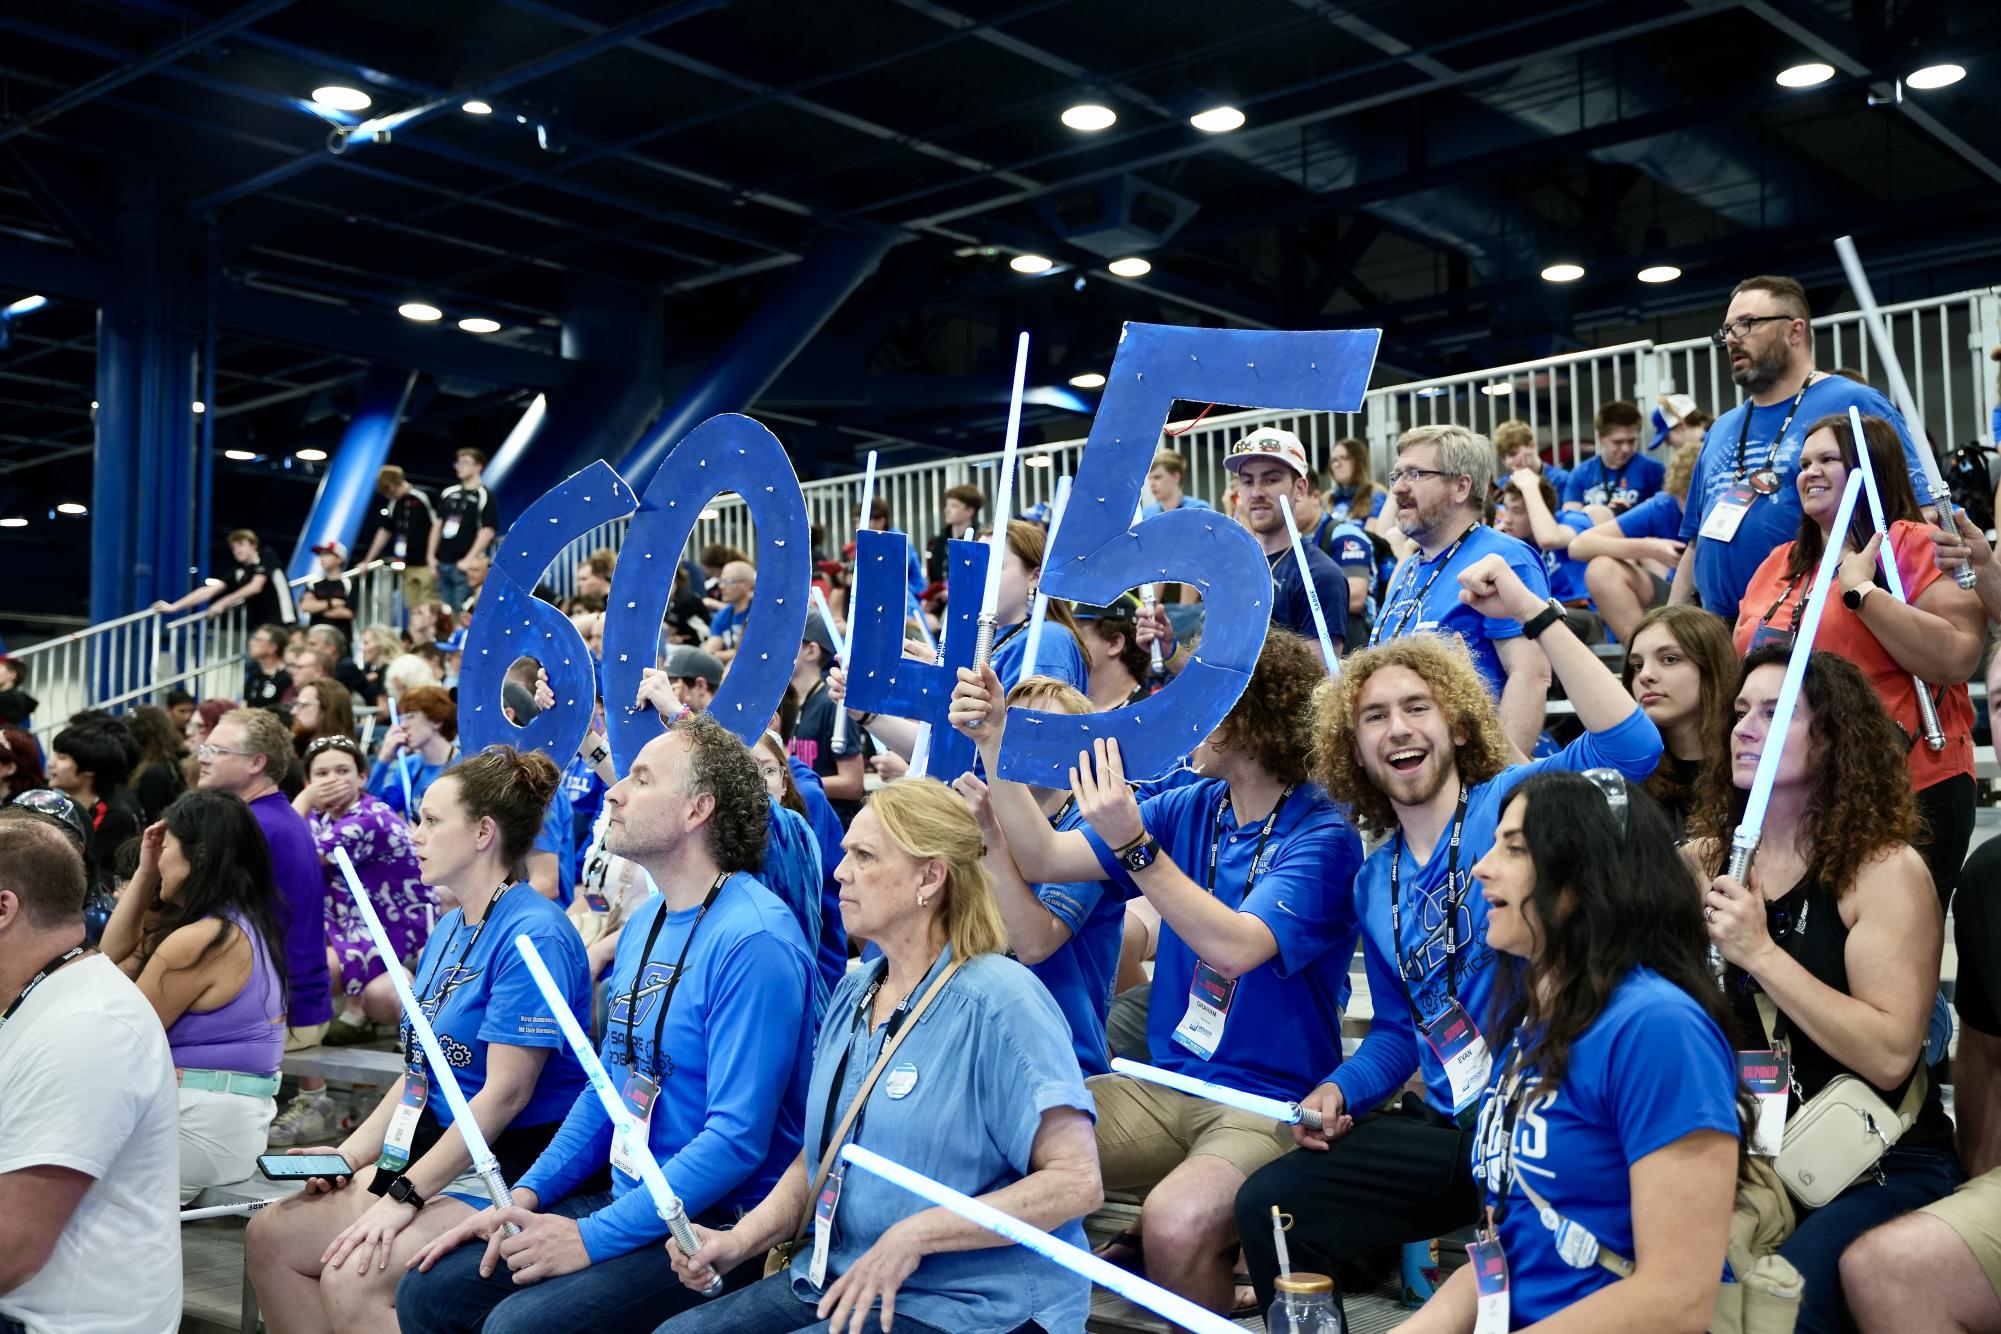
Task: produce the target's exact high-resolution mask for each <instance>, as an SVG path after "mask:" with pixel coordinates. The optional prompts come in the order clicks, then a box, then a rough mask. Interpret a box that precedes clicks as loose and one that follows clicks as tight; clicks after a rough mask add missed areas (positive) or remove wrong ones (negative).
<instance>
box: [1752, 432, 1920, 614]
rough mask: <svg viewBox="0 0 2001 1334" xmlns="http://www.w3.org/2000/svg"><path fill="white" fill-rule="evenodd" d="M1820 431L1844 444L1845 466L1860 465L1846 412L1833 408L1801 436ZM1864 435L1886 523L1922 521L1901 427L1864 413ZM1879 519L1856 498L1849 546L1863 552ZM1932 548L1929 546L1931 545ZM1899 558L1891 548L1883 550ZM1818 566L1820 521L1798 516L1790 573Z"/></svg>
mask: <svg viewBox="0 0 2001 1334" xmlns="http://www.w3.org/2000/svg"><path fill="white" fill-rule="evenodd" d="M1822 431H1832V432H1833V433H1834V441H1835V443H1836V444H1837V445H1839V446H1840V447H1841V466H1842V467H1844V468H1846V469H1847V470H1848V471H1850V472H1853V471H1855V469H1856V468H1858V467H1860V466H1861V465H1860V464H1859V463H1857V462H1856V456H1855V433H1854V432H1853V431H1851V430H1849V429H1848V414H1847V413H1845V412H1841V413H1830V414H1829V415H1828V416H1825V417H1822V418H1821V419H1820V420H1819V421H1817V422H1815V423H1814V424H1813V425H1811V426H1809V427H1807V428H1806V434H1805V435H1804V436H1802V437H1801V439H1803V440H1810V439H1812V438H1813V437H1814V436H1815V435H1817V434H1819V433H1820V432H1822ZM1862 434H1863V436H1864V438H1866V439H1867V440H1868V442H1869V464H1870V467H1871V468H1872V469H1874V471H1875V473H1876V490H1877V492H1878V493H1879V494H1880V495H1881V496H1882V497H1883V522H1884V523H1895V522H1897V521H1898V520H1899V519H1907V520H1909V521H1911V522H1912V523H1922V522H1924V515H1923V514H1922V513H1921V512H1920V511H1919V509H1918V497H1917V493H1916V492H1914V491H1912V490H1911V474H1910V473H1909V472H1907V471H1906V470H1905V466H1904V442H1903V440H1902V439H1901V438H1900V437H1899V436H1898V435H1897V428H1896V427H1894V426H1892V425H1890V423H1889V422H1887V421H1884V420H1883V419H1882V418H1881V417H1864V418H1863V419H1862ZM1875 533H1876V520H1875V519H1874V518H1873V517H1872V516H1871V515H1870V513H1869V502H1868V501H1867V500H1866V499H1865V500H1858V501H1856V502H1855V515H1854V517H1853V518H1851V519H1850V520H1849V521H1848V545H1849V546H1852V547H1854V548H1855V549H1856V550H1857V551H1860V550H1861V549H1862V548H1863V547H1865V546H1867V545H1868V544H1869V539H1870V538H1871V537H1873V536H1875ZM1927 550H1929V548H1927ZM1884 555H1885V556H1886V557H1888V558H1890V559H1895V557H1894V556H1893V555H1891V553H1890V552H1887V551H1886V552H1884ZM1819 565H1820V524H1819V523H1818V522H1816V521H1815V520H1814V519H1813V517H1812V516H1810V515H1806V514H1802V515H1800V531H1799V536H1798V537H1797V538H1795V539H1793V554H1792V556H1791V558H1790V559H1788V560H1787V561H1786V578H1788V579H1797V578H1799V577H1800V576H1801V575H1803V574H1807V573H1810V572H1811V571H1813V570H1814V569H1816V568H1817V567H1818V566H1819Z"/></svg>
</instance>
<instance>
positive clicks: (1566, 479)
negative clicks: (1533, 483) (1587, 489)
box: [1542, 463, 1570, 500]
mask: <svg viewBox="0 0 2001 1334" xmlns="http://www.w3.org/2000/svg"><path fill="white" fill-rule="evenodd" d="M1542 475H1543V477H1544V478H1546V479H1547V480H1548V482H1549V484H1550V485H1551V486H1553V487H1555V488H1556V496H1557V499H1559V500H1561V499H1562V498H1563V491H1564V488H1565V487H1567V486H1569V485H1570V469H1568V468H1559V467H1557V466H1556V465H1555V464H1554V463H1545V464H1543V465H1542Z"/></svg>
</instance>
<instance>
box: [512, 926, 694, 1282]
mask: <svg viewBox="0 0 2001 1334" xmlns="http://www.w3.org/2000/svg"><path fill="white" fill-rule="evenodd" d="M661 911H662V912H665V911H666V909H665V908H663V909H661ZM514 948H515V949H517V950H519V951H520V952H521V958H522V961H523V962H525V963H526V964H527V965H528V972H529V975H530V976H532V977H533V978H534V979H535V985H536V987H537V988H538V989H539V990H540V991H541V993H542V999H543V1000H544V1001H546V1002H548V1005H549V1013H551V1014H553V1015H555V1016H556V1027H558V1028H560V1029H562V1030H563V1037H564V1039H565V1040H566V1041H567V1042H568V1043H569V1044H570V1050H571V1051H573V1052H575V1053H576V1055H577V1064H579V1065H581V1066H583V1068H584V1078H585V1079H587V1080H589V1081H590V1086H591V1089H592V1091H593V1092H595V1093H596V1094H597V1095H598V1102H599V1103H600V1104H601V1105H602V1106H603V1107H604V1114H605V1115H606V1116H608V1117H610V1118H611V1133H612V1134H614V1135H617V1136H619V1137H620V1138H621V1139H623V1140H624V1141H625V1150H626V1152H627V1153H629V1154H631V1155H632V1160H633V1161H634V1162H635V1163H638V1164H639V1179H640V1181H641V1182H642V1183H643V1184H644V1185H645V1187H646V1193H647V1194H648V1195H651V1196H652V1197H653V1209H654V1212H655V1213H658V1214H659V1215H660V1221H661V1222H663V1223H665V1224H666V1225H667V1231H668V1232H670V1233H671V1234H673V1237H674V1244H675V1245H676V1246H678V1247H680V1249H681V1254H683V1255H688V1256H692V1255H693V1254H694V1253H695V1252H696V1251H697V1250H699V1249H701V1243H700V1242H698V1241H696V1240H695V1233H694V1230H693V1229H692V1228H690V1227H689V1226H688V1211H687V1210H686V1209H684V1208H682V1207H681V1198H680V1197H679V1196H678V1195H676V1194H675V1193H674V1188H673V1187H671V1186H669V1185H668V1184H667V1174H666V1173H664V1172H662V1171H661V1170H660V1160H659V1159H657V1158H655V1157H654V1156H653V1148H652V1146H651V1145H649V1144H647V1142H646V1130H645V1128H644V1127H643V1126H641V1125H640V1124H639V1123H638V1122H637V1121H635V1120H633V1119H632V1113H631V1112H630V1111H628V1110H627V1109H626V1106H625V1099H624V1098H621V1097H620V1096H619V1094H618V1090H617V1089H615V1088H613V1087H612V1086H611V1076H610V1075H608V1074H606V1073H605V1069H604V1062H603V1061H600V1060H599V1059H598V1050H597V1048H596V1047H593V1046H592V1045H591V1040H590V1038H589V1037H588V1036H586V1035H585V1033H584V1030H583V1029H581V1028H579V1027H578V1026H577V1017H576V1016H575V1015H573V1014H571V1013H570V1004H569V1002H568V1001H566V1000H564V999H563V992H562V988H560V987H558V986H557V985H556V979H555V978H554V977H552V976H550V974H549V966H548V965H547V964H545V963H543V962H542V956H541V955H540V954H538V953H536V951H535V942H534V941H532V940H530V939H528V937H526V936H516V937H515V938H514ZM722 1290H723V1277H722V1275H721V1274H717V1275H716V1278H715V1282H713V1283H711V1284H709V1286H708V1287H706V1288H704V1289H703V1290H702V1295H703V1296H704V1297H716V1296H720V1295H721V1293H722Z"/></svg>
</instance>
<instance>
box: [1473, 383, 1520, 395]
mask: <svg viewBox="0 0 2001 1334" xmlns="http://www.w3.org/2000/svg"><path fill="white" fill-rule="evenodd" d="M1480 392H1481V393H1483V394H1485V395H1486V396H1487V397H1489V398H1506V397H1507V396H1508V395H1509V394H1512V393H1514V392H1515V387H1514V386H1513V385H1511V384H1483V385H1481V386H1480Z"/></svg>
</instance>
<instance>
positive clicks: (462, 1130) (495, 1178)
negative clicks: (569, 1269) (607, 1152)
mask: <svg viewBox="0 0 2001 1334" xmlns="http://www.w3.org/2000/svg"><path fill="white" fill-rule="evenodd" d="M333 856H334V865H336V866H338V867H339V868H340V874H341V878H342V879H344V880H346V881H347V892H348V893H349V894H351V895H353V896H354V906H355V910H356V911H357V912H359V913H360V914H361V920H362V921H363V922H364V923H365V924H366V925H367V927H368V937H369V939H370V940H372V941H374V942H375V951H376V954H377V955H378V956H379V957H380V958H381V960H382V964H383V972H384V973H386V974H387V975H388V977H389V982H390V985H391V986H393V987H395V988H396V999H397V1000H398V1001H400V1002H402V1005H403V1016H404V1018H406V1019H408V1020H409V1021H410V1031H411V1032H413V1033H415V1034H416V1035H417V1045H418V1046H419V1047H422V1048H423V1050H424V1061H425V1063H426V1064H427V1065H429V1066H430V1068H431V1078H432V1079H433V1080H435V1081H436V1083H437V1086H438V1092H440V1093H442V1094H444V1096H445V1106H447V1107H449V1108H451V1112H452V1128H453V1129H454V1130H456V1131H458V1132H459V1136H460V1137H461V1138H462V1139H464V1140H465V1143H466V1152H467V1153H468V1154H470V1155H471V1157H472V1166H473V1170H474V1171H475V1172H477V1173H479V1176H480V1180H481V1181H483V1182H484V1183H485V1185H486V1193H487V1196H488V1198H490V1199H491V1200H492V1201H493V1207H494V1208H496V1209H505V1208H507V1207H508V1206H509V1205H511V1204H513V1203H514V1195H513V1192H511V1191H509V1190H508V1188H507V1178H505V1177H503V1176H502V1175H501V1174H500V1162H499V1160H498V1159H496V1158H495V1157H494V1156H493V1149H492V1147H491V1146H490V1145H488V1144H487V1142H486V1135H485V1133H484V1132H483V1131H481V1130H480V1128H479V1122H478V1121H475V1120H474V1119H473V1115H472V1107H471V1106H470V1105H469V1104H468V1103H467V1102H466V1095H465V1094H464V1092H462V1091H461V1090H460V1088H459V1081H458V1079H457V1077H456V1076H454V1075H453V1074H452V1063H451V1061H450V1060H448V1059H447V1058H446V1056H445V1049H444V1047H443V1046H442V1045H441V1044H440V1043H439V1042H438V1032H437V1030H436V1029H434V1028H432V1027H431V1021H430V1020H429V1019H427V1018H426V1017H425V1016H424V1007H423V1006H421V1005H419V1004H418V1003H417V997H416V995H415V994H414V993H412V992H411V990H410V980H409V979H408V978H406V977H404V976H403V968H402V965H401V964H400V963H399V962H398V960H397V954H396V947H395V946H393V945H391V944H390V943H389V933H388V932H386V931H384V930H383V929H382V919H381V918H379V917H377V916H376V915H375V905H374V904H372V903H370V902H369V901H368V891H367V890H366V889H363V888H362V886H361V877H360V876H358V875H356V874H355V873H354V862H353V861H352V860H351V859H350V858H349V857H348V855H347V849H346V848H335V849H334V853H333ZM487 911H489V912H491V911H492V909H491V908H489V909H488V910H487ZM506 1230H507V1235H508V1236H510V1237H512V1236H514V1235H516V1234H517V1233H519V1232H520V1231H521V1229H520V1228H518V1227H516V1226H515V1225H514V1224H512V1223H508V1224H506Z"/></svg>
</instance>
